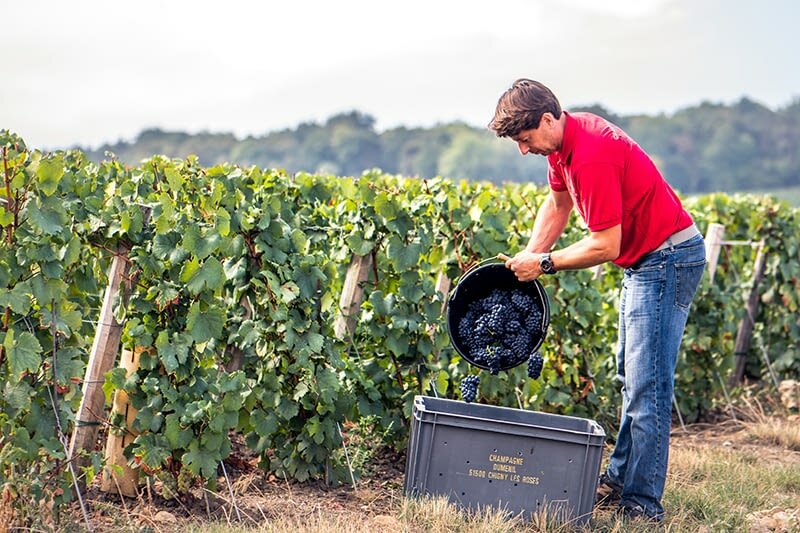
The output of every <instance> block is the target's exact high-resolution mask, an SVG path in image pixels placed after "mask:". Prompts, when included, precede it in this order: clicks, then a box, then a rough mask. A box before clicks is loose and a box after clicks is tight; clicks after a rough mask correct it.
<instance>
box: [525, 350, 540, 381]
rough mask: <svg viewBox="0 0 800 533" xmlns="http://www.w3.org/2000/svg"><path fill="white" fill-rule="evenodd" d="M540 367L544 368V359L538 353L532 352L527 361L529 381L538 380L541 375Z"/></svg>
mask: <svg viewBox="0 0 800 533" xmlns="http://www.w3.org/2000/svg"><path fill="white" fill-rule="evenodd" d="M542 366H544V359H542V354H540V353H539V352H533V354H531V357H530V359H528V377H529V378H531V379H539V376H540V375H541V374H542Z"/></svg>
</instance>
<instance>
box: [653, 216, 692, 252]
mask: <svg viewBox="0 0 800 533" xmlns="http://www.w3.org/2000/svg"><path fill="white" fill-rule="evenodd" d="M695 235H700V230H699V229H697V225H696V224H695V223H694V222H693V223H692V225H691V226H689V227H688V228H685V229H682V230H680V231H676V232H675V233H673V234H672V235H670V236H669V237H667V240H665V241H664V242H662V243H661V246H659V247H658V248H656V249H655V250H653V251H654V252H657V251H659V250H663V249H664V248H671V247H673V246H677V245H679V244H680V243H682V242H685V241H688V240H689V239H691V238H692V237H694V236H695Z"/></svg>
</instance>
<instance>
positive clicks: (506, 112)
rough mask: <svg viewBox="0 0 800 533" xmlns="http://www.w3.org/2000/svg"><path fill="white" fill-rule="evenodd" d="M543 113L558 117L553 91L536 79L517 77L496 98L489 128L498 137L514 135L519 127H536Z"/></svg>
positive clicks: (556, 100) (559, 113)
mask: <svg viewBox="0 0 800 533" xmlns="http://www.w3.org/2000/svg"><path fill="white" fill-rule="evenodd" d="M545 113H552V115H553V117H554V118H556V119H558V118H561V104H559V103H558V98H556V95H554V94H553V92H552V91H551V90H550V89H548V88H547V87H545V86H544V85H542V84H541V83H539V82H538V81H533V80H529V79H526V78H520V79H518V80H517V81H515V82H514V83H513V84H512V85H511V88H510V89H508V90H507V91H506V92H505V93H503V96H501V97H500V100H498V102H497V109H496V110H495V112H494V118H493V119H492V121H491V122H489V129H490V130H492V131H494V132H495V134H496V135H497V136H498V137H514V136H515V135H517V134H518V133H519V132H521V131H522V130H530V129H536V128H538V127H539V122H540V121H541V120H542V115H543V114H545Z"/></svg>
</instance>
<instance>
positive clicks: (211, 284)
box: [180, 257, 225, 295]
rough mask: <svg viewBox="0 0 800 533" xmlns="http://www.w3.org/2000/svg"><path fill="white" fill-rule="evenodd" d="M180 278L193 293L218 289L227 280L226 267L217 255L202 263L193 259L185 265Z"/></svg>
mask: <svg viewBox="0 0 800 533" xmlns="http://www.w3.org/2000/svg"><path fill="white" fill-rule="evenodd" d="M180 279H181V281H182V282H184V283H186V288H187V289H189V292H190V293H191V294H193V295H197V294H200V293H201V292H202V291H204V290H210V291H216V290H217V289H218V288H220V287H221V286H222V284H223V283H224V282H225V269H224V268H222V264H221V263H220V262H219V260H218V259H217V258H216V257H209V258H208V259H206V261H205V262H204V263H203V264H202V265H199V264H198V262H197V260H196V259H192V260H190V261H188V262H187V263H186V265H184V268H183V272H181V278H180Z"/></svg>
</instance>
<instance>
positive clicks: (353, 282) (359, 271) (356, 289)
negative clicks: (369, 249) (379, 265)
mask: <svg viewBox="0 0 800 533" xmlns="http://www.w3.org/2000/svg"><path fill="white" fill-rule="evenodd" d="M370 268H372V254H367V255H353V258H352V259H351V260H350V266H349V267H347V277H345V280H344V288H343V289H342V297H341V298H340V300H339V314H338V316H337V317H336V322H334V324H333V332H334V334H335V335H336V337H337V338H339V339H342V340H344V339H346V338H347V337H349V336H351V335H352V334H353V333H354V332H355V330H356V319H357V318H358V314H359V312H360V311H361V302H363V301H364V282H365V281H367V276H368V275H369V269H370Z"/></svg>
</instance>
